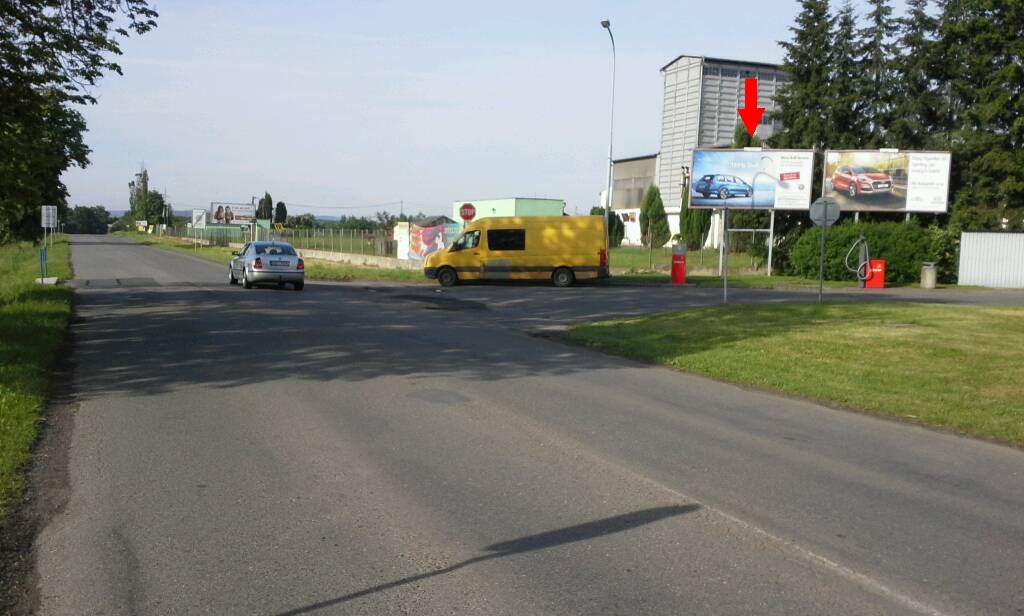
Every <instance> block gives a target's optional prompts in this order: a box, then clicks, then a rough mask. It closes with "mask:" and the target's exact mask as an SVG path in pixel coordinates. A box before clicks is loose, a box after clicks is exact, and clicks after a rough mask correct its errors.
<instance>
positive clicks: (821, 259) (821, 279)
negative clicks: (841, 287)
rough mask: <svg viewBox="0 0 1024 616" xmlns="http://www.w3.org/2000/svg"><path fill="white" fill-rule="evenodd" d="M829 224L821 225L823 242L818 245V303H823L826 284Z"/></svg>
mask: <svg viewBox="0 0 1024 616" xmlns="http://www.w3.org/2000/svg"><path fill="white" fill-rule="evenodd" d="M827 232H828V225H822V226H821V243H820V245H819V246H818V303H819V304H820V303H821V293H822V287H824V286H825V233H827Z"/></svg>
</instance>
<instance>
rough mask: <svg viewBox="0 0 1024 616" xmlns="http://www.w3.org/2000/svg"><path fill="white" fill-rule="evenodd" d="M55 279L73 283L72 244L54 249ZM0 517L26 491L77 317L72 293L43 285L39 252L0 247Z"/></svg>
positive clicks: (50, 262)
mask: <svg viewBox="0 0 1024 616" xmlns="http://www.w3.org/2000/svg"><path fill="white" fill-rule="evenodd" d="M47 269H48V274H49V275H50V276H57V277H59V278H61V279H62V280H67V279H69V278H71V266H70V260H69V253H68V244H67V240H66V239H64V238H61V239H59V240H57V241H56V242H55V243H54V246H53V247H52V248H50V249H48V256H47ZM0 272H3V276H0V515H4V514H5V513H6V512H7V511H8V509H9V507H10V505H11V504H12V503H14V502H16V501H17V500H18V498H19V496H20V495H21V493H22V490H23V489H24V481H25V478H24V474H23V472H22V471H23V468H24V465H25V463H26V462H27V461H28V459H29V454H30V452H31V448H32V443H33V442H35V439H36V428H37V426H38V423H39V414H40V412H41V410H42V408H43V404H44V403H45V401H46V396H47V391H48V389H49V384H50V375H51V369H52V368H53V366H54V362H55V361H56V359H57V352H58V350H59V349H60V347H61V344H62V343H63V341H64V335H65V332H66V330H67V326H68V320H69V318H70V316H71V289H70V288H69V287H66V286H41V285H38V284H36V283H35V278H37V277H38V276H39V249H38V247H36V246H33V245H32V244H29V243H24V242H23V243H15V244H4V245H0Z"/></svg>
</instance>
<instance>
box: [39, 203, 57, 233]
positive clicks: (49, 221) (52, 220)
mask: <svg viewBox="0 0 1024 616" xmlns="http://www.w3.org/2000/svg"><path fill="white" fill-rule="evenodd" d="M42 227H43V228H44V229H56V228H57V206H56V205H44V206H43V220H42Z"/></svg>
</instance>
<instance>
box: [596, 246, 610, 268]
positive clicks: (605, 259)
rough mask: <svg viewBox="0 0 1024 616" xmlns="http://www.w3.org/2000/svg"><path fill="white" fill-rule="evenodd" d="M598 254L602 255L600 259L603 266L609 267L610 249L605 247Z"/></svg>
mask: <svg viewBox="0 0 1024 616" xmlns="http://www.w3.org/2000/svg"><path fill="white" fill-rule="evenodd" d="M598 255H600V259H601V261H600V265H601V267H608V251H607V250H605V249H604V248H602V249H601V251H600V252H598Z"/></svg>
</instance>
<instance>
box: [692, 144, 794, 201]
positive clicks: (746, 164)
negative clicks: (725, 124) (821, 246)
mask: <svg viewBox="0 0 1024 616" xmlns="http://www.w3.org/2000/svg"><path fill="white" fill-rule="evenodd" d="M813 168H814V152H813V151H811V150H756V151H755V150H694V152H693V169H692V172H691V175H690V177H691V182H690V207H694V208H732V209H748V210H749V209H765V210H772V209H776V210H806V209H808V208H810V206H811V174H812V173H813Z"/></svg>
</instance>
